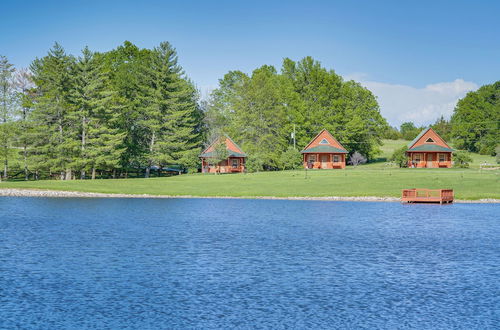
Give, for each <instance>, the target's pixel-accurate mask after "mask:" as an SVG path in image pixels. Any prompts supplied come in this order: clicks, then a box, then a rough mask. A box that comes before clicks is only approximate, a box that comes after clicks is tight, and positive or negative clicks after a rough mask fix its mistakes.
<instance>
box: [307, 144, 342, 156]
mask: <svg viewBox="0 0 500 330" xmlns="http://www.w3.org/2000/svg"><path fill="white" fill-rule="evenodd" d="M322 152H323V153H333V154H347V151H346V150H343V149H339V148H335V147H332V146H317V147H313V148H310V149H307V150H302V151H301V153H303V154H310V153H322Z"/></svg>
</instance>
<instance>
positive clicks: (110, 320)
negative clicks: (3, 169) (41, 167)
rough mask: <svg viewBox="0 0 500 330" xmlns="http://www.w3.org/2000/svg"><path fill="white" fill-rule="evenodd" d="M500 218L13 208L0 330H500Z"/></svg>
mask: <svg viewBox="0 0 500 330" xmlns="http://www.w3.org/2000/svg"><path fill="white" fill-rule="evenodd" d="M499 265H500V205H494V204H454V205H442V206H440V205H402V204H399V203H360V202H321V201H279V200H270V201H266V200H234V199H228V200H223V199H78V198H71V199H70V198H67V199H66V198H60V199H50V198H7V197H3V198H0V328H6V329H12V328H42V329H58V328H63V329H70V328H134V329H159V328H273V329H285V328H287V329H288V328H300V329H302V328H314V329H323V328H325V329H326V328H347V329H349V328H366V329H377V328H384V329H388V328H389V329H394V328H418V329H434V328H438V329H449V328H459V329H490V328H491V329H493V328H495V327H496V328H498V326H499V325H500V268H499V267H500V266H499Z"/></svg>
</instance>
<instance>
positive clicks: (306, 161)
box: [302, 153, 346, 170]
mask: <svg viewBox="0 0 500 330" xmlns="http://www.w3.org/2000/svg"><path fill="white" fill-rule="evenodd" d="M309 155H314V158H315V160H314V161H311V160H310V159H311V158H310V157H309ZM322 156H323V157H327V158H326V161H322V160H325V158H321V157H322ZM334 156H338V158H339V159H338V160H339V161H338V162H334ZM345 157H346V154H332V153H317V154H306V153H305V154H303V158H302V164H303V166H304V168H307V169H324V170H332V169H343V168H345Z"/></svg>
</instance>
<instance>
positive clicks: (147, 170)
mask: <svg viewBox="0 0 500 330" xmlns="http://www.w3.org/2000/svg"><path fill="white" fill-rule="evenodd" d="M154 145H155V132H153V134H152V135H151V143H150V144H149V157H150V161H149V166H148V167H147V168H146V174H145V175H144V177H145V178H146V179H147V178H149V173H150V168H151V165H153V161H152V160H151V158H152V157H153V149H154Z"/></svg>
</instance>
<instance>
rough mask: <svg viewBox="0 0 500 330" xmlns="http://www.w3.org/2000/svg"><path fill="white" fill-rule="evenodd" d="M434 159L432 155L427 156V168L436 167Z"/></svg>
mask: <svg viewBox="0 0 500 330" xmlns="http://www.w3.org/2000/svg"><path fill="white" fill-rule="evenodd" d="M433 159H434V158H432V154H427V167H434V166H433V162H432V161H433Z"/></svg>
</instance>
